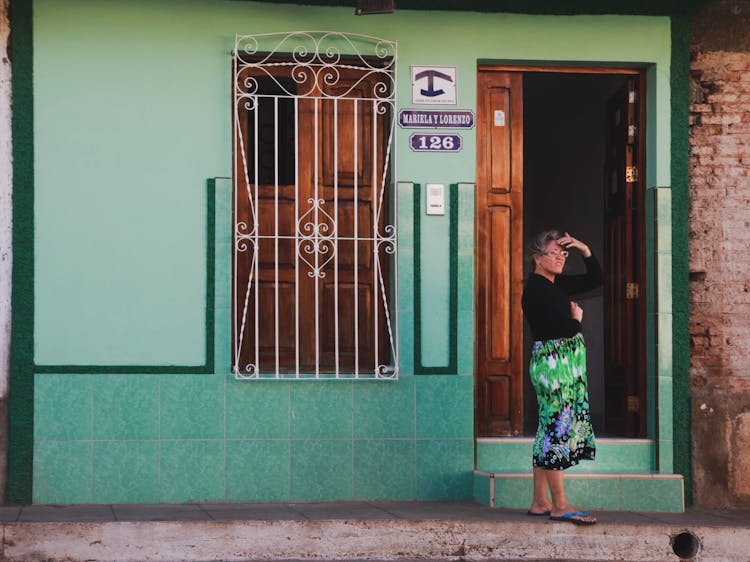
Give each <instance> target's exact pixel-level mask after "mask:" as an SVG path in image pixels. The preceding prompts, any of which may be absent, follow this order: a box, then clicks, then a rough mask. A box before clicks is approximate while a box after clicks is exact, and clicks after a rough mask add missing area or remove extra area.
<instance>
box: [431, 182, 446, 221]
mask: <svg viewBox="0 0 750 562" xmlns="http://www.w3.org/2000/svg"><path fill="white" fill-rule="evenodd" d="M426 188H427V209H426V212H427V214H428V215H444V214H445V185H444V184H442V183H428V184H427V186H426Z"/></svg>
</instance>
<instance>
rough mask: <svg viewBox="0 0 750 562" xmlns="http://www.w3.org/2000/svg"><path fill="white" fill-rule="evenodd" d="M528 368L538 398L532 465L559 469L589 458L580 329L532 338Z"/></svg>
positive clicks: (592, 453) (593, 451)
mask: <svg viewBox="0 0 750 562" xmlns="http://www.w3.org/2000/svg"><path fill="white" fill-rule="evenodd" d="M529 374H530V375H531V382H532V384H533V385H534V390H536V399H537V403H538V404H539V428H538V429H537V432H536V439H535V440H534V466H538V467H541V468H546V469H549V470H565V469H566V468H570V467H571V466H573V465H576V464H578V462H579V461H581V460H594V457H595V456H596V444H595V443H594V430H593V429H592V427H591V418H590V413H589V393H588V382H587V379H586V346H585V344H584V341H583V335H581V334H576V335H575V336H574V337H572V338H562V339H557V340H547V341H536V342H534V348H533V350H532V352H531V361H530V363H529Z"/></svg>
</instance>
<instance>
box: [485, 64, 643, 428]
mask: <svg viewBox="0 0 750 562" xmlns="http://www.w3.org/2000/svg"><path fill="white" fill-rule="evenodd" d="M492 72H498V73H516V74H519V75H521V76H523V75H524V74H527V73H565V74H588V75H596V74H607V75H625V76H635V77H637V78H638V79H639V86H640V89H639V91H640V95H641V103H639V104H638V112H639V114H638V127H639V130H640V131H641V132H642V134H640V135H638V139H639V140H638V143H637V154H638V162H639V166H640V169H639V174H638V182H637V187H636V189H637V190H638V200H639V203H640V211H639V212H638V213H637V217H636V218H637V224H636V225H635V228H636V229H637V231H638V241H639V242H638V248H636V252H637V253H638V256H639V258H638V260H639V263H638V267H637V271H638V279H637V280H636V282H637V283H638V285H639V286H640V287H641V288H642V290H641V291H640V298H639V299H638V300H637V312H636V316H637V318H638V320H637V321H636V322H638V323H639V324H640V325H641V327H642V329H640V330H637V334H638V336H639V337H638V341H637V346H638V348H639V353H638V357H637V360H636V362H637V367H638V382H637V384H638V385H639V388H640V393H641V396H642V397H643V400H642V404H643V403H644V402H645V407H643V406H642V410H643V411H644V415H642V416H641V418H640V427H639V436H638V437H647V432H648V427H649V419H650V417H651V416H653V415H655V413H656V409H655V404H656V396H654V395H653V394H652V393H651V392H649V385H648V372H647V371H648V359H647V358H648V356H649V353H648V338H647V335H646V333H647V332H648V330H649V320H648V316H647V295H648V294H649V292H650V291H651V287H649V286H647V284H646V282H647V277H649V276H648V275H647V270H646V263H647V259H646V258H647V256H646V253H647V251H648V249H649V248H648V245H647V242H648V239H647V229H646V214H647V206H648V204H649V202H648V200H647V197H646V196H647V189H646V166H647V161H646V152H647V147H646V142H647V138H646V137H647V135H646V113H647V105H648V104H647V101H646V100H647V98H646V95H645V92H646V87H647V75H648V68H647V67H646V66H644V65H637V66H628V67H613V66H590V65H589V66H567V65H561V64H560V63H557V64H551V65H539V64H489V63H482V64H478V65H477V161H476V175H477V201H476V205H475V221H474V222H475V240H476V242H477V243H476V246H475V260H476V263H477V266H476V268H475V287H476V289H475V290H476V293H475V303H476V306H477V313H478V311H479V306H480V300H481V299H483V298H484V295H483V294H482V293H481V290H480V289H481V287H482V286H483V285H482V284H480V278H479V276H480V271H481V269H482V268H481V263H482V261H481V256H480V250H481V248H480V245H479V240H480V229H481V228H483V227H482V226H481V225H480V223H482V216H480V214H481V213H483V212H484V211H483V210H482V209H481V208H480V203H483V202H482V201H480V199H479V198H480V195H481V192H482V190H481V189H480V186H479V185H478V184H479V181H480V178H481V177H482V175H481V174H482V171H481V167H482V166H484V165H485V163H484V154H482V152H481V147H482V146H483V143H484V142H485V141H484V140H483V139H480V119H479V114H480V103H481V100H482V95H483V92H482V89H481V88H482V87H481V80H482V76H483V75H485V74H487V73H492ZM522 97H523V95H522ZM481 109H482V110H483V108H481ZM522 158H523V155H522ZM522 172H523V170H521V192H522V193H521V198H522V199H523V173H522ZM602 212H603V210H602ZM521 244H522V243H521ZM515 254H516V255H520V256H521V258H520V259H521V264H520V266H521V268H522V267H523V248H522V247H520V248H517V249H516V252H515ZM516 267H518V266H516ZM518 306H519V307H520V300H519V302H518ZM605 313H606V312H605ZM511 318H513V314H512V312H511ZM605 320H606V319H605ZM518 329H519V330H520V331H521V332H523V320H521V325H520V326H519V327H518ZM483 330H484V326H480V322H479V314H478V315H477V322H476V323H475V341H476V342H477V345H476V346H475V365H476V372H475V382H476V384H475V415H474V425H475V435H476V436H477V437H478V438H482V437H505V436H508V435H510V434H507V435H487V432H486V430H484V429H483V424H482V420H481V418H480V417H481V416H482V415H483V413H482V412H481V411H480V410H481V408H482V407H483V405H482V404H481V403H480V398H481V396H483V393H482V392H480V385H481V384H483V381H482V380H480V379H481V377H482V373H481V372H480V370H481V369H482V367H481V361H482V358H481V357H480V345H479V342H480V338H481V337H482V333H483ZM516 331H518V330H516ZM516 345H518V343H516ZM523 345H524V343H523V338H521V343H520V349H516V350H515V352H516V353H519V352H520V353H521V357H522V356H523V355H522V354H523ZM514 363H515V364H514V365H513V368H514V369H518V362H514ZM520 370H523V362H522V361H521V367H520ZM515 375H516V376H520V377H523V376H524V375H525V374H524V373H515ZM521 380H522V379H521ZM521 409H522V405H521ZM520 423H521V426H523V414H521V422H520ZM516 434H517V433H516Z"/></svg>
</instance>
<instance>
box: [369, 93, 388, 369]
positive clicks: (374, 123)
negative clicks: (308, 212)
mask: <svg viewBox="0 0 750 562" xmlns="http://www.w3.org/2000/svg"><path fill="white" fill-rule="evenodd" d="M377 140H378V102H376V101H374V100H373V102H372V181H371V182H370V183H372V239H373V240H374V242H373V243H372V295H371V297H370V299H371V306H372V311H373V314H372V322H373V332H372V333H373V334H375V337H374V338H373V340H374V341H373V347H374V356H375V365H374V366H373V372H374V373H376V374H377V372H378V365H380V356H379V354H378V351H379V350H378V345H379V344H380V338H379V337H378V334H379V332H378V316H379V314H378V308H379V307H378V264H379V262H380V260H379V259H378V250H379V248H378V242H377V240H378V181H377V178H378V142H377ZM384 172H385V170H384Z"/></svg>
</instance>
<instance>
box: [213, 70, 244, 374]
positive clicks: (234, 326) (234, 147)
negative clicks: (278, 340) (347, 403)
mask: <svg viewBox="0 0 750 562" xmlns="http://www.w3.org/2000/svg"><path fill="white" fill-rule="evenodd" d="M232 76H233V77H234V81H233V82H234V84H233V88H234V91H233V92H232V94H233V96H234V97H233V100H234V106H233V108H232V109H233V111H234V128H235V134H233V135H232V152H233V153H234V154H237V151H238V150H239V151H240V153H241V154H242V156H243V160H244V155H245V150H244V148H245V147H244V146H242V137H243V135H242V132H241V131H242V130H241V129H240V128H239V118H240V117H239V116H240V111H239V109H238V107H237V104H238V100H239V99H240V92H239V84H238V83H237V57H236V56H235V57H232ZM238 138H239V141H240V142H239V143H238V142H237V140H238ZM238 145H239V146H238ZM237 168H238V166H237V158H232V177H233V178H235V183H236V181H237V180H236V178H237V177H238V174H239V170H238V169H237ZM246 169H247V167H245V170H246ZM238 194H239V190H238V189H235V190H234V193H233V195H234V197H235V198H236V197H238ZM233 207H234V209H232V219H233V220H232V224H233V225H235V229H236V228H237V227H236V225H237V204H236V202H235V204H234V205H233ZM232 234H235V235H236V232H233V233H232ZM209 242H210V241H209ZM236 243H237V242H236V241H235V244H236ZM232 254H233V255H234V256H235V257H236V255H237V254H236V250H235V248H234V247H233V248H232ZM232 279H233V280H236V279H237V260H236V259H233V260H232ZM233 288H234V291H232V293H233V294H232V300H233V301H234V302H232V306H237V297H236V296H235V295H234V292H236V290H237V288H236V281H234V283H233ZM243 317H244V315H243ZM232 342H233V343H234V358H233V359H232V372H233V373H234V375H235V376H237V375H238V369H237V363H238V358H239V356H240V354H239V343H238V340H237V316H236V315H235V314H232Z"/></svg>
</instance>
